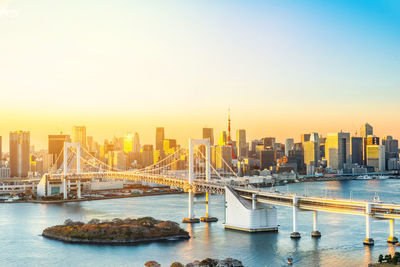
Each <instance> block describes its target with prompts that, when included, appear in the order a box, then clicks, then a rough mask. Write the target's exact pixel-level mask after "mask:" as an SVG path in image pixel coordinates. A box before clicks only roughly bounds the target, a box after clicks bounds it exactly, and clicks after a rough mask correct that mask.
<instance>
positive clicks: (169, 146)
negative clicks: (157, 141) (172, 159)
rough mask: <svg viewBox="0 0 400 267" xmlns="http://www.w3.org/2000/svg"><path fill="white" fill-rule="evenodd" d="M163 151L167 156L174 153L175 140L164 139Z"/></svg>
mask: <svg viewBox="0 0 400 267" xmlns="http://www.w3.org/2000/svg"><path fill="white" fill-rule="evenodd" d="M163 144H164V145H163V151H164V153H165V154H166V155H167V154H173V153H175V151H176V140H175V139H164V142H163Z"/></svg>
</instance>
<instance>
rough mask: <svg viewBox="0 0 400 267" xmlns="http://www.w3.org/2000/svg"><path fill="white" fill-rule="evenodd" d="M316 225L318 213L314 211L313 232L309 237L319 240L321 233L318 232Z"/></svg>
mask: <svg viewBox="0 0 400 267" xmlns="http://www.w3.org/2000/svg"><path fill="white" fill-rule="evenodd" d="M317 223H318V213H317V211H316V210H314V211H313V231H312V233H311V237H315V238H320V237H321V232H320V231H318V227H317Z"/></svg>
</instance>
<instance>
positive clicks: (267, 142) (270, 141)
mask: <svg viewBox="0 0 400 267" xmlns="http://www.w3.org/2000/svg"><path fill="white" fill-rule="evenodd" d="M262 142H263V144H264V148H267V147H274V145H275V142H276V138H275V137H264V138H263V139H262Z"/></svg>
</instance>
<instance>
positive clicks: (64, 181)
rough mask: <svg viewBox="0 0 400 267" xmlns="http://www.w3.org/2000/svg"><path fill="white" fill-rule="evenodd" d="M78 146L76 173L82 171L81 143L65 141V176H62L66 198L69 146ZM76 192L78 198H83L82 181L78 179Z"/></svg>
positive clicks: (65, 196)
mask: <svg viewBox="0 0 400 267" xmlns="http://www.w3.org/2000/svg"><path fill="white" fill-rule="evenodd" d="M71 147H75V148H76V173H77V174H79V173H81V144H80V143H69V142H64V162H63V176H62V188H63V196H64V199H68V187H69V183H68V181H67V175H68V148H71ZM76 187H77V189H76V194H77V198H78V199H81V181H80V180H79V179H77V180H76Z"/></svg>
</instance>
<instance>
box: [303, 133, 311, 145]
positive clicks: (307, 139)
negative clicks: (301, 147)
mask: <svg viewBox="0 0 400 267" xmlns="http://www.w3.org/2000/svg"><path fill="white" fill-rule="evenodd" d="M310 138H311V134H302V135H301V136H300V140H301V143H302V144H303V143H304V142H308V141H310Z"/></svg>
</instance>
